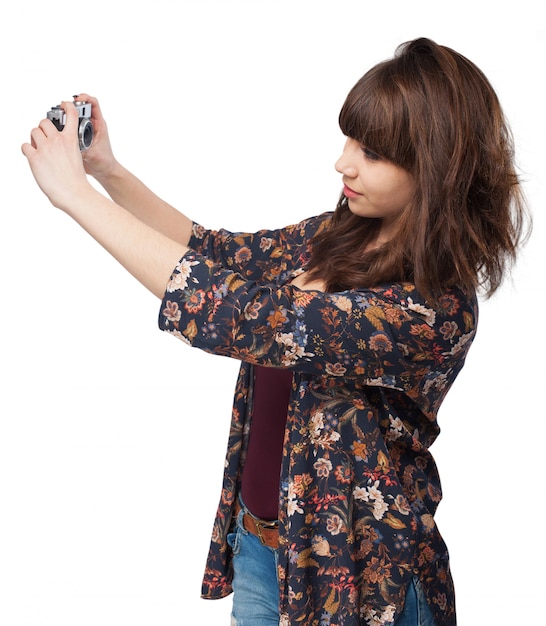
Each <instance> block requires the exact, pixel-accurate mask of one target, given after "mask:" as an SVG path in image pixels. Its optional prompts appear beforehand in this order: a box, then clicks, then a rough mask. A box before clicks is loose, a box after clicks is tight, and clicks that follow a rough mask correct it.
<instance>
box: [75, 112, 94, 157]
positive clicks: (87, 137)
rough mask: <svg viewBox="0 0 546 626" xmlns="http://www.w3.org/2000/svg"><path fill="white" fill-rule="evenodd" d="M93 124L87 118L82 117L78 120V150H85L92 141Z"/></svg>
mask: <svg viewBox="0 0 546 626" xmlns="http://www.w3.org/2000/svg"><path fill="white" fill-rule="evenodd" d="M94 134H95V133H94V131H93V124H92V123H91V120H90V119H88V118H84V119H81V120H80V125H79V127H78V136H79V139H80V150H87V148H89V147H90V146H91V144H92V143H93V136H94Z"/></svg>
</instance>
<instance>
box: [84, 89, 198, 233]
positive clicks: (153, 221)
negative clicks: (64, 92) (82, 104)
mask: <svg viewBox="0 0 546 626" xmlns="http://www.w3.org/2000/svg"><path fill="white" fill-rule="evenodd" d="M75 99H76V100H85V101H87V102H90V103H91V105H92V107H91V121H92V123H93V127H94V130H95V137H94V139H93V144H92V145H91V147H90V148H89V149H88V150H86V151H85V152H82V158H83V164H84V167H85V171H86V172H87V174H89V175H90V176H92V177H93V178H94V179H95V180H96V181H97V182H98V183H100V185H101V186H102V187H103V188H104V190H105V191H106V192H107V193H108V195H109V196H110V197H111V198H112V200H113V201H114V202H115V203H116V204H119V205H120V206H122V207H123V208H124V209H126V210H127V211H129V212H130V213H132V214H133V215H134V216H135V217H137V218H138V219H139V220H140V221H142V222H144V223H145V224H147V225H148V226H150V227H151V228H153V229H154V230H157V231H158V232H160V233H162V234H163V235H165V236H167V237H169V238H170V239H172V240H175V241H178V242H179V243H182V244H184V245H187V244H188V242H189V239H190V236H191V231H192V220H191V219H190V218H188V217H187V216H185V215H184V214H182V213H180V211H178V210H177V209H175V208H174V207H173V206H171V205H170V204H168V203H167V202H165V201H164V200H162V199H161V198H159V197H158V196H157V195H156V194H155V193H154V192H153V191H151V189H149V188H148V187H146V185H145V184H144V183H143V182H142V181H141V180H139V179H138V178H137V177H136V176H134V175H133V174H132V173H131V172H129V171H128V170H127V169H125V168H124V167H123V166H122V165H121V164H120V163H118V161H117V160H116V158H115V157H114V154H113V151H112V147H111V144H110V138H109V136H108V129H107V126H106V122H105V120H104V117H103V115H102V112H101V109H100V105H99V103H98V101H97V99H96V98H94V97H92V96H89V95H88V94H83V93H82V94H79V95H78V96H76V97H75Z"/></svg>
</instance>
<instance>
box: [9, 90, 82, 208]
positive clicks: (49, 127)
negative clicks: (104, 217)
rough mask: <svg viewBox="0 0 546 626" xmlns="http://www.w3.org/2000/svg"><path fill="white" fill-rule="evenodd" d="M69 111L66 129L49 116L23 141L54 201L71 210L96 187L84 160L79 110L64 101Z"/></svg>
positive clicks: (41, 184) (38, 177) (36, 175)
mask: <svg viewBox="0 0 546 626" xmlns="http://www.w3.org/2000/svg"><path fill="white" fill-rule="evenodd" d="M61 106H62V107H63V109H64V111H65V113H66V124H65V126H64V129H63V130H62V132H59V131H58V130H57V128H56V127H55V126H54V125H53V122H51V121H50V120H48V119H44V120H42V121H41V122H40V124H39V125H38V127H37V128H34V129H33V130H32V132H31V133H30V143H25V144H23V145H22V147H21V150H22V151H23V154H24V155H25V156H26V157H27V159H28V162H29V165H30V168H31V170H32V173H33V175H34V178H35V179H36V182H37V183H38V185H39V187H40V189H41V190H42V191H43V192H44V193H45V195H46V196H47V197H48V198H49V200H50V202H51V203H52V204H53V205H54V206H56V207H58V208H60V209H63V210H68V209H69V208H70V207H71V206H73V204H74V203H75V202H76V201H77V200H78V199H79V198H81V197H82V195H84V194H85V193H87V192H88V191H89V190H92V189H93V188H92V187H91V185H90V183H89V181H88V180H87V176H86V173H85V169H84V166H83V162H82V156H81V152H80V148H79V140H78V113H77V111H76V108H75V107H74V105H73V104H72V103H71V102H63V103H62V105H61Z"/></svg>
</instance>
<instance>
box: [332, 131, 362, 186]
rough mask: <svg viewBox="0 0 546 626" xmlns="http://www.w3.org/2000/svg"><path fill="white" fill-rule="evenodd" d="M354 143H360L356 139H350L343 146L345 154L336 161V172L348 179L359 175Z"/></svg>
mask: <svg viewBox="0 0 546 626" xmlns="http://www.w3.org/2000/svg"><path fill="white" fill-rule="evenodd" d="M353 143H358V142H356V141H355V140H354V139H351V138H348V139H347V141H346V142H345V145H344V146H343V152H342V153H341V156H340V157H339V159H338V160H337V161H336V165H335V167H336V171H337V172H339V173H340V174H342V175H343V176H346V177H347V178H356V177H357V175H358V171H357V167H356V160H355V154H354V152H355V151H354V149H353V145H352V144H353Z"/></svg>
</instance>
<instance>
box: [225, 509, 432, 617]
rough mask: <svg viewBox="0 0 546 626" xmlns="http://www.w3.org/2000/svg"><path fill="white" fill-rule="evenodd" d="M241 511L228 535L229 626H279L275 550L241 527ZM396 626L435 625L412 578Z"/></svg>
mask: <svg viewBox="0 0 546 626" xmlns="http://www.w3.org/2000/svg"><path fill="white" fill-rule="evenodd" d="M243 514H244V507H243V510H241V512H240V513H239V517H238V518H237V525H236V528H235V532H233V533H230V534H229V535H228V538H227V539H228V543H229V545H230V546H231V548H232V550H233V570H234V574H233V609H232V613H231V626H279V585H278V581H277V564H278V550H274V549H273V548H269V547H267V546H264V545H263V544H262V542H261V541H260V540H259V539H258V537H256V536H255V535H253V534H252V533H249V532H248V530H246V529H245V528H244V527H243ZM395 626H435V625H434V620H433V618H432V614H431V612H430V608H429V607H428V604H427V602H426V600H425V597H424V594H423V591H422V589H421V584H420V582H419V581H418V580H417V579H413V580H412V581H411V583H410V585H409V587H408V590H407V593H406V603H405V605H404V610H403V611H402V613H401V614H400V616H399V617H398V619H397V620H396V622H395Z"/></svg>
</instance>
